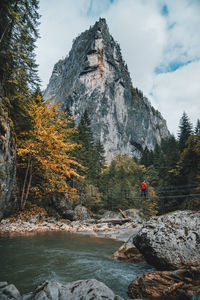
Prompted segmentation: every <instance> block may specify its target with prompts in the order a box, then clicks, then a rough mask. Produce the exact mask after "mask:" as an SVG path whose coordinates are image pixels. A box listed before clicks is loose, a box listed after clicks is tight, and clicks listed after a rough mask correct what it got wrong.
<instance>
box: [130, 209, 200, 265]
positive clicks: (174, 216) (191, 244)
mask: <svg viewBox="0 0 200 300" xmlns="http://www.w3.org/2000/svg"><path fill="white" fill-rule="evenodd" d="M133 242H134V244H135V246H136V247H137V248H138V249H139V251H140V252H141V253H142V254H143V255H144V257H145V259H146V260H147V262H149V263H150V264H151V265H154V266H155V267H157V268H159V269H163V270H175V269H181V268H187V267H189V268H191V267H194V268H196V269H199V270H200V212H192V211H177V212H174V213H171V214H168V215H165V216H160V217H153V218H151V219H150V220H149V221H148V222H146V224H144V226H143V228H142V229H141V230H140V231H139V232H138V234H137V235H136V237H135V238H134V239H133Z"/></svg>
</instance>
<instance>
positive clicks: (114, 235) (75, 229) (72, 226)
mask: <svg viewBox="0 0 200 300" xmlns="http://www.w3.org/2000/svg"><path fill="white" fill-rule="evenodd" d="M140 228H141V222H140V224H139V223H138V222H137V221H134V220H132V219H130V220H129V221H128V222H125V223H123V224H113V223H112V222H110V221H109V218H107V219H106V220H104V218H102V220H98V221H97V220H95V219H91V218H90V219H86V220H76V221H69V220H67V219H60V220H56V219H55V218H53V217H49V216H48V215H47V214H46V213H45V211H44V210H41V209H40V210H36V211H35V213H33V212H32V213H31V214H30V213H27V212H26V213H21V214H18V215H15V216H14V217H10V218H7V219H2V220H1V222H0V235H7V236H13V235H34V234H37V233H41V232H48V231H64V232H69V233H79V234H86V235H92V236H96V237H103V238H111V239H117V240H120V241H126V240H127V239H128V238H129V237H130V236H131V235H133V234H136V233H137V232H138V231H139V229H140Z"/></svg>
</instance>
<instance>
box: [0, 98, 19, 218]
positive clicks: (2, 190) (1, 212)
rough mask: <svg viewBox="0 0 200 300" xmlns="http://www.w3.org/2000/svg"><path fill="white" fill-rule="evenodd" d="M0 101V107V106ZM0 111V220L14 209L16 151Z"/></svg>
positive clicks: (8, 127)
mask: <svg viewBox="0 0 200 300" xmlns="http://www.w3.org/2000/svg"><path fill="white" fill-rule="evenodd" d="M1 104H2V103H1V99H0V106H1ZM2 112H3V110H2V109H1V110H0V220H1V219H2V218H3V217H4V216H7V215H9V214H10V213H11V212H12V211H14V210H15V208H16V198H15V197H14V194H13V192H14V189H15V183H16V151H15V145H14V138H13V133H12V129H11V126H10V123H9V121H8V119H7V117H6V116H5V115H3V113H2Z"/></svg>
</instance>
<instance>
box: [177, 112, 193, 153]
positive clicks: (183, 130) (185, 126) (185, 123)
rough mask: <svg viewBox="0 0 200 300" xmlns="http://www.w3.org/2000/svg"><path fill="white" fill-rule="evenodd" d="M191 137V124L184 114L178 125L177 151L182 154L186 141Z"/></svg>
mask: <svg viewBox="0 0 200 300" xmlns="http://www.w3.org/2000/svg"><path fill="white" fill-rule="evenodd" d="M191 135H192V124H191V122H190V120H189V117H188V115H187V114H186V112H184V113H183V115H182V117H181V119H180V125H179V132H178V138H179V149H180V151H181V152H182V151H183V150H184V148H185V146H186V141H187V139H188V138H189V137H190V136H191Z"/></svg>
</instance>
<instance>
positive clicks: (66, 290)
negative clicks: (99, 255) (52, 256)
mask: <svg viewBox="0 0 200 300" xmlns="http://www.w3.org/2000/svg"><path fill="white" fill-rule="evenodd" d="M28 299H32V300H58V299H59V300H81V299H82V300H83V299H84V300H95V299H96V300H105V299H106V300H123V298H121V297H120V296H117V295H115V294H114V293H113V291H112V290H111V289H110V288H108V287H107V286H106V285H105V284H104V283H102V282H100V281H97V280H96V279H88V280H78V281H74V282H72V283H67V284H65V285H63V284H60V283H58V282H49V281H46V282H44V283H42V284H41V285H39V286H38V287H37V288H36V289H35V291H34V292H33V293H31V294H29V295H26V296H24V297H23V300H28Z"/></svg>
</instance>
